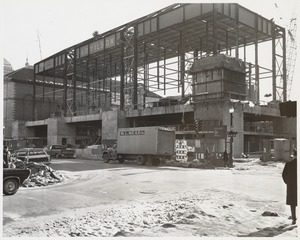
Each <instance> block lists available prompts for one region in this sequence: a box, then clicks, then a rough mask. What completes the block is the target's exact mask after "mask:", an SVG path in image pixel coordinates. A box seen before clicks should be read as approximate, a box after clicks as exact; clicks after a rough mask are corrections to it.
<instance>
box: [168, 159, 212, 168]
mask: <svg viewBox="0 0 300 240" xmlns="http://www.w3.org/2000/svg"><path fill="white" fill-rule="evenodd" d="M166 166H173V167H185V168H201V169H215V168H216V167H215V166H214V165H212V164H211V163H209V162H208V161H205V160H198V159H194V160H193V161H186V162H183V161H175V160H171V161H167V163H166Z"/></svg>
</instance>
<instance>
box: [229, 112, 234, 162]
mask: <svg viewBox="0 0 300 240" xmlns="http://www.w3.org/2000/svg"><path fill="white" fill-rule="evenodd" d="M229 113H230V153H229V167H233V159H232V152H233V150H232V147H233V134H232V128H233V123H232V120H233V113H234V108H233V107H231V108H230V109H229Z"/></svg>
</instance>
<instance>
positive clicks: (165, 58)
mask: <svg viewBox="0 0 300 240" xmlns="http://www.w3.org/2000/svg"><path fill="white" fill-rule="evenodd" d="M166 51H167V50H166V48H164V95H166V75H167V69H166V65H167V52H166Z"/></svg>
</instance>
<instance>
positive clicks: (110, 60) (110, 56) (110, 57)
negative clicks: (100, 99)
mask: <svg viewBox="0 0 300 240" xmlns="http://www.w3.org/2000/svg"><path fill="white" fill-rule="evenodd" d="M111 76H112V55H111V54H109V107H111V100H112V99H111V96H112V94H111V92H112V79H111Z"/></svg>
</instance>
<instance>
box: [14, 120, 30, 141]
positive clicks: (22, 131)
mask: <svg viewBox="0 0 300 240" xmlns="http://www.w3.org/2000/svg"><path fill="white" fill-rule="evenodd" d="M25 123H26V121H19V120H17V121H14V122H13V123H12V138H13V139H17V140H20V139H24V138H26V137H34V128H29V127H26V126H25Z"/></svg>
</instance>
